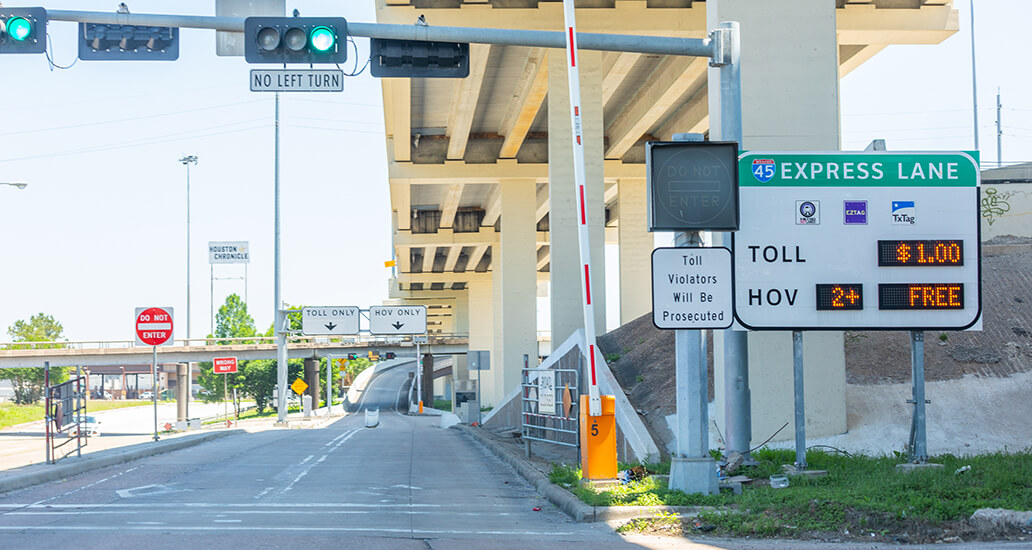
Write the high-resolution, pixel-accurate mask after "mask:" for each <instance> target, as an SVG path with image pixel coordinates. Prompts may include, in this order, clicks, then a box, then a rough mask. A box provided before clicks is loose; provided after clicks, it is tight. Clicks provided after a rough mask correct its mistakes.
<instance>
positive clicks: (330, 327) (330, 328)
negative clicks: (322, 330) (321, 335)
mask: <svg viewBox="0 0 1032 550" xmlns="http://www.w3.org/2000/svg"><path fill="white" fill-rule="evenodd" d="M323 326H324V327H326V330H333V329H335V328H337V325H335V324H333V323H332V322H331V323H326V324H325V325H323Z"/></svg>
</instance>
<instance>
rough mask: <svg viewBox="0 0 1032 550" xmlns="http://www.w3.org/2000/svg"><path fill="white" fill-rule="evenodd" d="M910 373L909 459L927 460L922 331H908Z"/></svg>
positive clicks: (922, 462)
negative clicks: (911, 413) (912, 386)
mask: <svg viewBox="0 0 1032 550" xmlns="http://www.w3.org/2000/svg"><path fill="white" fill-rule="evenodd" d="M910 374H911V379H912V381H913V385H914V390H913V395H914V399H913V403H914V418H913V421H912V422H911V423H910V461H911V462H914V463H916V464H924V463H926V462H928V439H927V435H926V434H927V432H926V431H925V425H926V420H927V418H926V417H925V403H926V401H925V371H924V332H922V331H920V330H914V331H911V332H910Z"/></svg>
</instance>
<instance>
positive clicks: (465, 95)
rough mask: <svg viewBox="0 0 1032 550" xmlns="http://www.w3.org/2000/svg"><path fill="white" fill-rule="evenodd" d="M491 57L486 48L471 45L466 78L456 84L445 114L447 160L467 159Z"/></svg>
mask: <svg viewBox="0 0 1032 550" xmlns="http://www.w3.org/2000/svg"><path fill="white" fill-rule="evenodd" d="M490 54H491V46H490V45H489V44H470V45H469V76H467V77H466V78H460V79H456V80H455V92H454V94H453V95H452V101H451V112H450V113H449V114H448V138H449V140H448V157H447V158H448V160H462V158H463V157H464V156H465V155H466V143H467V142H468V141H469V131H470V128H472V127H473V116H474V115H476V112H477V102H478V101H479V99H480V90H482V89H483V82H484V74H485V73H486V72H487V58H488V57H489V56H490Z"/></svg>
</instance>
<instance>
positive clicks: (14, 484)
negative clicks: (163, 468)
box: [0, 430, 245, 493]
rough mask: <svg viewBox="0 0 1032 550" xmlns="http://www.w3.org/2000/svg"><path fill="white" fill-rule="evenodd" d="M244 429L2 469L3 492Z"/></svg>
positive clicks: (1, 485) (174, 449)
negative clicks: (50, 462)
mask: <svg viewBox="0 0 1032 550" xmlns="http://www.w3.org/2000/svg"><path fill="white" fill-rule="evenodd" d="M240 433H245V432H244V430H224V431H218V432H209V433H203V434H198V435H188V436H182V437H177V438H175V439H166V440H164V441H157V442H153V443H141V444H137V445H133V446H131V447H129V448H122V449H111V450H107V451H98V452H96V453H91V454H88V455H85V456H83V457H82V458H68V459H66V460H68V462H65V463H63V464H62V463H58V464H31V465H29V466H25V467H22V468H16V469H14V470H8V471H5V472H0V493H6V492H8V491H14V490H16V489H23V488H25V487H31V486H33V485H39V484H40V483H46V482H49V481H55V480H58V479H64V478H67V477H71V476H75V475H79V474H82V473H85V472H89V471H92V470H97V469H100V468H106V467H108V466H113V465H115V464H121V463H123V462H129V461H132V460H137V459H140V458H145V457H148V456H154V455H158V454H162V453H167V452H171V451H177V450H179V449H185V448H187V447H192V446H194V445H199V444H201V443H205V442H208V441H212V440H214V439H220V438H222V437H226V436H230V435H236V434H240Z"/></svg>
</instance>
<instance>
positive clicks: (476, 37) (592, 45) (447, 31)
mask: <svg viewBox="0 0 1032 550" xmlns="http://www.w3.org/2000/svg"><path fill="white" fill-rule="evenodd" d="M47 19H48V20H50V21H76V22H80V23H106V24H113V25H141V26H147V27H180V28H191V29H211V30H218V31H228V32H241V33H242V32H244V18H243V17H211V16H201V15H169V14H153V13H132V14H129V13H113V12H97V11H77V10H47ZM348 35H349V36H361V37H366V38H387V39H393V40H422V41H431V42H473V43H477V44H498V45H502V46H529V47H538V48H565V47H566V40H567V35H566V33H565V32H559V31H535V30H517V29H491V28H477V27H438V26H436V25H432V24H431V25H429V26H428V25H391V24H384V23H359V22H355V21H349V22H348ZM577 44H578V48H579V49H582V50H599V51H613V52H635V53H653V54H665V55H688V56H695V57H710V56H711V55H712V53H713V52H712V46H711V43H710V40H709V39H706V38H679V37H672V36H642V35H621V34H600V33H577Z"/></svg>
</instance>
